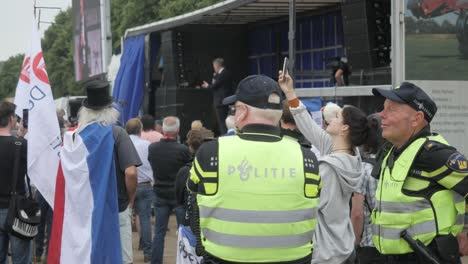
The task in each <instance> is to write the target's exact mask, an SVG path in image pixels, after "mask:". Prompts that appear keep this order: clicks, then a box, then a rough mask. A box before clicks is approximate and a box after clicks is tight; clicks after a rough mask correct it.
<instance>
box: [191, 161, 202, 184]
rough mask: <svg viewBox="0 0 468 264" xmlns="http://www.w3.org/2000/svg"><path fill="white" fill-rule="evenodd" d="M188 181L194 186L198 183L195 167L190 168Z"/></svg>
mask: <svg viewBox="0 0 468 264" xmlns="http://www.w3.org/2000/svg"><path fill="white" fill-rule="evenodd" d="M195 162H197V160H196V159H195ZM190 180H191V181H192V182H193V183H195V184H198V183H199V182H200V178H199V177H198V173H197V171H196V170H195V166H192V168H191V169H190Z"/></svg>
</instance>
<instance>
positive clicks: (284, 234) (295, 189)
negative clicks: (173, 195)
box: [187, 75, 321, 263]
mask: <svg viewBox="0 0 468 264" xmlns="http://www.w3.org/2000/svg"><path fill="white" fill-rule="evenodd" d="M280 93H281V91H280V88H279V86H278V84H277V83H276V82H275V81H274V80H273V79H271V78H269V77H266V76H262V75H254V76H249V77H247V78H245V79H244V80H242V81H241V82H240V83H239V86H238V90H237V92H236V94H235V95H233V96H231V97H228V98H226V99H225V101H224V103H225V104H229V105H233V107H234V108H235V115H234V117H235V122H236V126H237V127H238V128H239V129H240V130H241V133H240V134H239V135H236V136H230V137H221V138H219V139H218V140H215V141H211V142H208V143H205V144H204V145H203V146H202V147H201V148H200V149H199V151H198V152H197V155H196V158H195V160H194V163H193V166H192V170H191V176H190V179H189V181H188V184H187V185H188V187H189V189H190V190H191V191H193V192H196V193H197V204H198V207H199V224H198V225H197V227H196V228H195V229H198V228H199V229H200V230H196V231H195V233H197V231H199V232H198V235H199V239H200V242H201V244H202V247H203V249H202V251H203V252H204V257H205V261H209V260H212V261H213V263H230V262H235V263H310V261H311V256H312V236H313V232H314V230H315V226H316V216H317V205H318V201H319V194H320V188H321V180H320V176H319V174H318V162H317V159H316V157H315V155H314V154H313V153H312V152H311V151H310V150H309V149H306V148H303V147H301V146H300V145H299V144H298V143H297V142H296V141H295V140H292V139H289V138H282V137H281V135H280V130H279V127H278V123H279V120H280V117H281V113H282V112H281V96H280ZM207 263H210V262H207Z"/></svg>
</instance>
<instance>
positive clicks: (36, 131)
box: [14, 19, 62, 207]
mask: <svg viewBox="0 0 468 264" xmlns="http://www.w3.org/2000/svg"><path fill="white" fill-rule="evenodd" d="M14 103H15V104H16V112H17V114H18V115H19V116H22V111H23V109H28V110H29V122H28V124H29V126H28V133H27V140H28V175H29V178H30V179H31V182H32V183H33V184H34V185H35V186H36V188H37V189H38V190H39V192H41V194H42V196H43V197H44V198H45V199H46V200H47V202H48V203H49V204H50V206H52V207H53V206H54V193H55V181H56V176H57V170H58V165H59V161H60V149H61V145H62V139H61V135H60V128H59V124H58V120H57V113H56V110H55V103H54V97H53V95H52V89H51V88H50V83H49V77H48V75H47V70H46V67H45V61H44V57H43V54H42V48H41V38H40V35H39V32H38V29H37V21H36V20H35V19H33V29H32V39H31V47H30V50H29V52H26V55H25V59H24V62H23V67H22V70H21V73H20V77H19V81H18V86H17V87H16V93H15V101H14Z"/></svg>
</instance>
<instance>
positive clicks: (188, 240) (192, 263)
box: [177, 225, 203, 264]
mask: <svg viewBox="0 0 468 264" xmlns="http://www.w3.org/2000/svg"><path fill="white" fill-rule="evenodd" d="M196 243H197V242H196V238H195V235H194V234H193V233H192V230H190V227H187V226H183V225H181V226H180V227H179V234H178V237H177V264H200V263H202V259H203V258H202V257H199V256H197V254H196V253H195V246H196Z"/></svg>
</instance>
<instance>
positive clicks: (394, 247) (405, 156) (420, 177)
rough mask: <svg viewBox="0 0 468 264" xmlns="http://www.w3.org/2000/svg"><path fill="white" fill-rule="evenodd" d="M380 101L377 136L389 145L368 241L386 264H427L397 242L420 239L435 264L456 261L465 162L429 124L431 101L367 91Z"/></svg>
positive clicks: (408, 88)
mask: <svg viewBox="0 0 468 264" xmlns="http://www.w3.org/2000/svg"><path fill="white" fill-rule="evenodd" d="M373 93H374V95H376V96H382V97H384V98H385V103H384V109H383V111H382V112H380V117H381V119H382V131H383V132H382V135H383V137H384V138H385V139H387V140H388V141H389V142H391V143H392V144H393V148H392V149H391V150H390V151H389V152H388V153H387V155H386V156H385V158H384V159H383V161H382V163H381V168H380V179H379V184H378V187H377V193H376V200H377V201H376V203H377V204H376V208H375V210H374V211H373V213H372V220H373V225H374V226H373V240H374V244H375V247H376V248H377V250H378V251H379V252H380V253H381V254H384V255H386V256H388V257H387V263H430V262H429V260H428V259H427V258H426V257H424V256H423V255H422V254H421V251H420V250H418V249H416V248H414V247H411V246H410V244H409V243H408V242H407V241H406V240H404V239H403V238H401V236H402V234H404V233H403V232H406V233H407V234H408V235H409V237H410V241H413V242H414V241H420V242H422V243H423V244H424V245H426V246H427V249H428V250H429V251H430V252H431V253H432V254H433V255H434V256H435V257H436V258H438V260H439V262H440V263H460V257H459V254H458V244H457V240H456V236H457V234H459V233H460V232H461V230H462V228H463V222H464V219H463V218H464V212H465V197H466V195H467V193H468V179H467V177H466V176H467V175H468V168H467V167H468V162H467V160H466V158H465V157H464V156H463V155H461V154H460V153H459V152H457V150H456V149H455V148H453V147H451V146H450V145H449V144H448V143H447V141H446V140H445V139H444V138H443V137H442V136H440V135H437V134H432V133H431V131H430V126H429V123H430V122H431V120H432V118H433V117H434V115H435V113H436V111H437V106H436V104H435V102H434V101H433V100H432V99H431V98H430V97H429V96H428V95H427V94H426V93H425V92H424V91H423V90H422V89H421V88H419V87H418V86H416V85H414V84H412V83H408V82H404V83H402V84H401V85H400V86H399V87H397V88H396V89H394V90H382V89H373Z"/></svg>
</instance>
